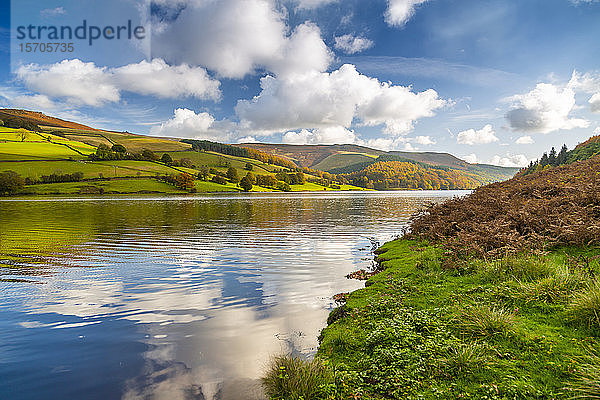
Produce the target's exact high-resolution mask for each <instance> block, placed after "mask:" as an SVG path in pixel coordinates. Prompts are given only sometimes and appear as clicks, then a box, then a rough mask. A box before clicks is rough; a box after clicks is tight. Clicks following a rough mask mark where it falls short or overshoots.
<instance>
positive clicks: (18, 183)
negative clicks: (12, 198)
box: [0, 171, 25, 195]
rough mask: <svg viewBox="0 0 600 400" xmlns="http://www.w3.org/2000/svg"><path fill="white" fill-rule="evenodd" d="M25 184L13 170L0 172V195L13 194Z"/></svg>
mask: <svg viewBox="0 0 600 400" xmlns="http://www.w3.org/2000/svg"><path fill="white" fill-rule="evenodd" d="M23 186H25V180H24V179H23V178H22V177H21V176H20V175H19V174H17V173H16V172H15V171H4V172H0V195H4V194H14V193H17V192H18V191H19V190H21V189H23Z"/></svg>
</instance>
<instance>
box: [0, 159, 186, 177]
mask: <svg viewBox="0 0 600 400" xmlns="http://www.w3.org/2000/svg"><path fill="white" fill-rule="evenodd" d="M8 170H11V171H15V172H16V173H18V174H19V175H21V176H23V177H24V178H25V177H26V178H39V177H40V176H41V175H50V174H52V173H58V174H72V173H74V172H83V176H84V178H85V179H90V178H99V177H100V176H102V177H105V178H115V177H136V176H138V173H139V175H141V176H154V175H156V174H177V173H179V172H178V171H177V170H175V169H173V168H170V167H168V166H166V165H162V164H157V163H152V162H149V161H133V160H121V161H94V162H91V161H81V160H80V161H24V162H0V171H8ZM182 170H184V171H191V170H188V169H182Z"/></svg>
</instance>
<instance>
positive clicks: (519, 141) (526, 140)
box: [515, 136, 533, 144]
mask: <svg viewBox="0 0 600 400" xmlns="http://www.w3.org/2000/svg"><path fill="white" fill-rule="evenodd" d="M515 143H516V144H533V138H532V137H531V136H521V137H520V138H518V139H517V140H516V141H515Z"/></svg>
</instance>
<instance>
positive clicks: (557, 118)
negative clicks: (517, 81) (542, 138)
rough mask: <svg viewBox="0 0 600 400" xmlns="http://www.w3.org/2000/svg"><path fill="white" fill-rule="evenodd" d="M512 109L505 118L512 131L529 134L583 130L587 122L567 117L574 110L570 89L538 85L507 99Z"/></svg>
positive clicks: (546, 84)
mask: <svg viewBox="0 0 600 400" xmlns="http://www.w3.org/2000/svg"><path fill="white" fill-rule="evenodd" d="M509 101H510V102H511V103H512V109H511V110H510V111H509V112H508V113H507V114H506V118H507V120H508V122H509V124H510V126H511V128H512V129H514V130H516V131H522V132H531V133H550V132H554V131H557V130H561V129H566V130H569V129H574V128H586V127H588V126H589V121H587V120H585V119H580V118H571V117H570V113H571V111H572V110H573V108H574V107H575V91H574V90H573V88H572V87H570V86H569V85H567V86H566V87H563V88H561V87H559V86H556V85H553V84H549V83H538V84H537V86H536V87H535V89H533V90H531V91H530V92H529V93H525V94H519V95H515V96H512V97H511V98H509Z"/></svg>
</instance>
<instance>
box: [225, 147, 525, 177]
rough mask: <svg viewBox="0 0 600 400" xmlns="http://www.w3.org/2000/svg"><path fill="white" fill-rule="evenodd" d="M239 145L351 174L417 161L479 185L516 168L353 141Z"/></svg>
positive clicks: (327, 169) (321, 168) (443, 154)
mask: <svg viewBox="0 0 600 400" xmlns="http://www.w3.org/2000/svg"><path fill="white" fill-rule="evenodd" d="M236 146H238V147H245V148H253V149H258V150H261V151H264V152H267V153H271V154H275V155H277V156H280V157H284V158H287V159H289V160H291V161H293V162H295V163H296V164H297V165H299V166H302V167H306V168H312V169H317V170H321V171H326V172H330V173H332V174H350V173H355V172H358V171H361V170H363V169H365V168H367V167H369V166H370V165H371V164H375V163H378V162H388V161H402V162H412V163H417V164H420V165H422V166H434V167H442V168H450V169H452V170H457V171H462V172H466V173H467V174H469V175H470V177H471V178H475V180H476V181H477V182H480V183H482V184H485V183H491V182H496V181H503V180H506V179H510V178H511V177H513V176H514V175H515V174H516V173H517V172H518V171H519V168H508V167H499V166H495V165H488V164H469V163H467V162H466V161H463V160H461V159H459V158H458V157H455V156H453V155H452V154H449V153H435V152H406V151H390V152H385V151H382V150H375V149H370V148H368V147H364V146H358V145H353V144H346V145H290V144H264V143H244V144H239V145H236Z"/></svg>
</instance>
